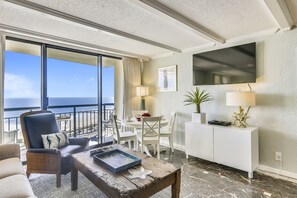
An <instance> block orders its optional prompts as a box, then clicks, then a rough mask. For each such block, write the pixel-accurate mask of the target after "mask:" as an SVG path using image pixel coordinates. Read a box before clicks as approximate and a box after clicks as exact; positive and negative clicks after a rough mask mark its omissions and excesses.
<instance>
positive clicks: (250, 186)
mask: <svg viewBox="0 0 297 198" xmlns="http://www.w3.org/2000/svg"><path fill="white" fill-rule="evenodd" d="M161 159H162V160H165V161H168V162H170V163H173V164H174V165H176V166H178V167H181V169H182V184H181V188H182V190H181V191H182V193H181V194H182V197H184V198H185V197H238V198H241V197H292V198H293V197H297V183H293V182H290V181H286V180H282V179H277V178H273V177H271V176H267V175H265V174H262V173H258V172H255V173H254V178H253V179H249V178H248V176H247V173H246V172H244V171H240V170H236V169H233V168H229V167H227V166H223V165H219V164H216V163H212V162H207V161H205V160H201V159H198V158H195V157H189V159H188V160H187V159H186V155H185V153H184V152H181V151H178V150H175V151H174V153H171V152H170V150H169V149H168V148H163V149H162V152H161Z"/></svg>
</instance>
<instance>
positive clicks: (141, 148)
mask: <svg viewBox="0 0 297 198" xmlns="http://www.w3.org/2000/svg"><path fill="white" fill-rule="evenodd" d="M140 151H141V153H143V144H142V143H141V147H140Z"/></svg>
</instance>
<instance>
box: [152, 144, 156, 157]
mask: <svg viewBox="0 0 297 198" xmlns="http://www.w3.org/2000/svg"><path fill="white" fill-rule="evenodd" d="M153 148H154V155H156V145H155V144H153Z"/></svg>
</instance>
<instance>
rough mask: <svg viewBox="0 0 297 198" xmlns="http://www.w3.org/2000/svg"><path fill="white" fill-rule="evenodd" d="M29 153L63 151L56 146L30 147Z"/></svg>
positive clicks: (58, 152) (55, 152) (56, 152)
mask: <svg viewBox="0 0 297 198" xmlns="http://www.w3.org/2000/svg"><path fill="white" fill-rule="evenodd" d="M27 152H29V153H43V154H60V153H61V152H60V151H59V150H58V149H56V148H50V149H46V148H30V149H28V150H27Z"/></svg>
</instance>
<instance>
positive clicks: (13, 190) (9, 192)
mask: <svg viewBox="0 0 297 198" xmlns="http://www.w3.org/2000/svg"><path fill="white" fill-rule="evenodd" d="M0 192H1V197H2V198H22V197H35V196H34V193H33V191H32V188H31V186H30V183H29V181H28V179H27V177H26V176H25V175H20V174H18V175H12V176H9V177H5V178H3V179H0Z"/></svg>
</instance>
